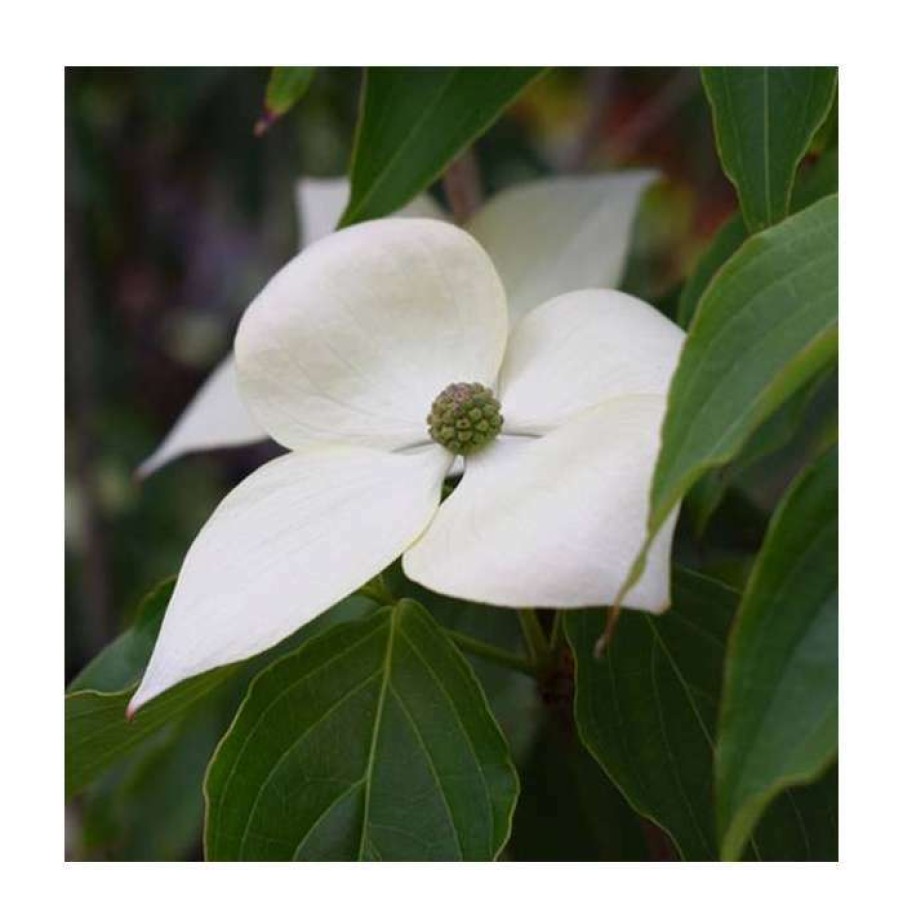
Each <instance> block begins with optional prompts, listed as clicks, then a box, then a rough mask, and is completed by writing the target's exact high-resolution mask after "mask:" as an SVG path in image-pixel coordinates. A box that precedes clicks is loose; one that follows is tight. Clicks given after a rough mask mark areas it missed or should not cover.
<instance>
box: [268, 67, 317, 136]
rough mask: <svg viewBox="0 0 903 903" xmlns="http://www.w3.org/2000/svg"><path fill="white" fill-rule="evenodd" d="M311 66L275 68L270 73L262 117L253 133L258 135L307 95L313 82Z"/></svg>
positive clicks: (313, 72) (314, 71)
mask: <svg viewBox="0 0 903 903" xmlns="http://www.w3.org/2000/svg"><path fill="white" fill-rule="evenodd" d="M316 71H317V70H316V69H315V68H314V67H312V66H276V67H274V68H273V71H272V72H271V73H270V80H269V81H268V82H267V88H266V95H265V97H264V112H263V116H262V117H261V118H260V119H259V120H258V122H257V125H256V126H255V129H254V131H255V132H256V133H257V134H258V135H260V134H262V133H263V132H265V131H266V130H267V129H268V128H269V127H270V126H271V125H272V124H273V123H274V122H275V121H276V120H277V119H278V118H279V117H280V116H284V115H285V114H286V113H287V112H288V111H289V110H290V109H291V108H292V107H293V106H294V105H295V104H296V103H297V102H298V101H299V100H301V98H302V97H303V96H304V95H305V94H306V93H307V89H308V88H309V87H310V83H311V82H312V81H313V80H314V74H315V73H316Z"/></svg>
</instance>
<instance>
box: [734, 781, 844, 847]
mask: <svg viewBox="0 0 903 903" xmlns="http://www.w3.org/2000/svg"><path fill="white" fill-rule="evenodd" d="M837 841H838V837H837V766H836V765H834V766H833V767H831V768H829V769H828V771H827V772H826V773H825V775H824V776H823V777H821V778H819V780H817V781H816V782H815V783H814V784H805V785H803V786H801V787H793V788H792V789H790V790H785V791H784V792H783V793H782V794H781V795H780V796H778V797H777V798H776V799H775V800H774V802H772V803H771V805H769V807H768V808H767V809H766V811H765V814H764V815H763V816H762V818H761V820H760V821H759V824H758V825H757V826H756V830H755V834H754V835H753V837H752V839H751V841H750V843H749V844H748V845H747V847H746V853H745V855H744V856H743V858H744V859H745V860H749V861H757V860H758V861H761V862H836V861H837Z"/></svg>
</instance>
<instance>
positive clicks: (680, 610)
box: [565, 569, 830, 860]
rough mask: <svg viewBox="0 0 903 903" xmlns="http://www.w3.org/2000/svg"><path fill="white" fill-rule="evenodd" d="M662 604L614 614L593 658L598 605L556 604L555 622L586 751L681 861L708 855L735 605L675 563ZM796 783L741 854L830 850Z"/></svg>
mask: <svg viewBox="0 0 903 903" xmlns="http://www.w3.org/2000/svg"><path fill="white" fill-rule="evenodd" d="M673 584H674V586H673V593H672V598H673V607H672V608H671V609H670V610H669V611H668V612H667V613H665V614H664V615H659V616H655V615H649V614H645V613H643V612H637V611H627V610H625V611H623V612H622V613H621V618H620V620H619V622H618V629H617V632H616V633H615V635H614V638H613V640H612V642H611V644H610V645H609V647H608V648H607V650H606V652H605V654H604V655H603V656H602V658H601V659H597V658H596V657H595V656H594V655H593V647H594V645H595V640H596V637H597V636H598V635H599V633H600V631H601V629H602V627H603V625H604V622H605V617H606V615H605V612H604V611H603V610H597V609H589V610H583V611H573V612H568V614H567V616H566V618H565V629H566V631H567V636H568V639H569V641H570V643H571V647H572V648H573V651H574V659H575V662H576V698H575V704H574V715H575V718H576V721H577V729H578V732H579V735H580V738H581V740H582V741H583V743H584V745H585V746H586V748H587V749H588V750H589V752H590V753H591V754H592V755H593V757H594V758H595V759H596V760H597V761H598V762H599V764H600V765H601V766H602V768H603V769H604V770H605V772H606V774H607V775H608V777H609V778H610V779H611V780H612V781H613V782H614V783H615V784H616V785H617V786H618V787H619V788H620V790H621V792H622V793H623V794H624V796H625V797H626V798H627V801H628V802H629V803H630V804H631V805H632V806H633V808H634V809H635V810H636V811H637V812H638V813H639V814H640V815H642V816H644V817H645V818H648V819H649V820H651V821H653V822H655V823H656V824H658V825H659V826H660V827H661V828H662V829H663V830H664V831H666V832H667V833H668V834H669V835H670V837H671V839H672V840H673V841H674V843H675V845H676V847H677V849H678V851H679V852H680V853H681V855H682V856H683V858H684V859H690V860H706V859H716V858H717V857H718V842H717V837H716V830H715V812H714V799H713V789H714V738H715V730H716V723H717V713H718V704H719V697H720V691H721V680H722V672H723V667H724V655H725V643H726V637H727V634H728V630H729V628H730V624H731V619H732V617H733V615H734V613H735V611H736V607H737V594H736V593H735V592H734V591H733V590H732V589H731V588H730V587H728V586H726V585H724V584H722V583H719V582H717V581H715V580H712V579H710V578H708V577H705V576H703V575H701V574H696V573H693V572H692V571H687V570H683V569H676V570H675V571H674V576H673ZM801 799H805V795H803V796H802V797H801V795H800V791H799V790H798V789H797V790H794V791H792V793H791V794H784V795H782V796H781V797H779V798H778V799H777V800H775V802H774V804H773V805H772V807H771V809H770V810H769V812H768V815H767V816H766V818H765V819H763V822H762V824H761V825H760V828H759V829H757V831H756V833H755V835H754V840H753V844H752V845H751V850H750V857H751V858H757V859H758V858H760V859H766V858H768V859H780V858H784V855H783V854H781V852H780V851H781V848H782V843H784V842H785V841H787V842H789V841H788V838H790V839H793V845H792V846H791V847H789V848H788V850H787V851H786V852H787V853H789V852H790V851H791V850H792V852H793V855H799V856H800V857H801V858H805V851H806V848H807V845H808V847H809V848H811V849H812V851H813V852H812V856H813V858H830V854H826V847H828V846H829V845H828V844H826V843H825V842H823V841H819V842H816V837H818V836H821V837H822V838H824V837H825V835H826V834H830V832H829V831H827V830H826V828H825V826H823V825H820V824H818V823H817V820H818V819H821V818H823V817H824V814H825V811H826V807H827V804H826V802H825V799H824V796H823V795H822V796H821V797H820V798H819V801H817V802H818V805H811V806H806V805H802V803H801V802H800V800H801Z"/></svg>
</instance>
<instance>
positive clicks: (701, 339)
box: [649, 195, 837, 536]
mask: <svg viewBox="0 0 903 903" xmlns="http://www.w3.org/2000/svg"><path fill="white" fill-rule="evenodd" d="M836 356H837V197H836V195H834V196H832V197H830V198H825V199H824V200H822V201H819V202H818V203H816V204H814V205H813V206H811V207H808V208H807V209H806V210H804V211H802V212H801V213H797V214H795V215H794V216H792V217H790V218H789V219H787V220H786V221H785V222H783V223H781V224H780V225H778V226H774V227H773V228H771V229H769V230H767V231H765V232H762V233H760V234H758V235H756V236H753V237H752V238H751V239H749V240H748V241H747V242H746V243H745V244H744V245H743V247H742V248H741V249H740V250H739V251H738V252H737V253H736V254H735V255H734V256H733V257H732V258H731V259H730V260H729V261H728V263H726V264H725V265H724V266H723V267H722V268H721V269H720V270H719V271H718V274H717V276H716V277H715V278H714V280H713V281H712V282H711V284H710V285H709V288H708V290H707V291H706V292H705V294H704V295H703V297H702V300H701V302H700V309H699V311H698V312H697V314H696V316H695V318H694V320H693V325H692V328H691V330H690V333H689V335H688V337H687V341H686V344H685V346H684V350H683V353H682V355H681V359H680V363H679V365H678V368H677V372H676V374H675V376H674V379H673V381H672V383H671V390H670V395H669V402H668V413H667V416H666V418H665V424H664V428H663V434H662V447H661V451H660V453H659V458H658V462H657V464H656V469H655V477H654V480H653V488H652V510H651V513H650V518H649V526H650V534H649V535H650V536H653V535H654V534H655V533H656V532H657V530H658V529H659V527H660V526H661V524H662V523H663V522H664V520H665V518H666V517H667V515H668V514H669V512H670V511H671V510H672V509H673V508H674V506H675V505H676V504H677V503H678V502H679V500H680V499H681V497H682V496H683V495H684V494H685V493H686V492H687V491H688V490H689V489H690V487H691V486H692V485H693V483H694V482H695V481H696V480H697V479H698V478H699V477H700V476H701V475H702V474H703V473H705V472H706V471H707V470H710V469H711V468H712V467H715V466H717V465H719V464H724V463H727V462H728V461H730V460H731V459H732V458H733V457H734V456H735V455H736V454H737V453H738V452H739V451H740V450H741V449H742V448H743V446H744V444H745V443H746V441H747V440H748V439H749V437H750V436H751V435H752V433H753V432H754V430H755V429H756V428H757V427H758V426H759V425H760V424H761V423H763V422H764V421H765V420H766V419H767V417H768V416H769V415H770V414H772V413H773V412H774V411H776V410H777V409H778V408H779V407H780V406H781V405H782V404H783V403H784V402H785V401H786V400H787V399H788V398H790V397H791V396H792V395H793V394H794V393H795V392H796V391H797V390H798V389H799V388H800V387H801V386H803V385H805V384H806V383H807V382H808V381H809V380H810V379H811V378H812V376H814V375H815V374H816V373H818V372H819V371H820V370H821V369H822V368H824V367H825V366H827V365H828V364H830V363H831V362H832V361H834V360H836Z"/></svg>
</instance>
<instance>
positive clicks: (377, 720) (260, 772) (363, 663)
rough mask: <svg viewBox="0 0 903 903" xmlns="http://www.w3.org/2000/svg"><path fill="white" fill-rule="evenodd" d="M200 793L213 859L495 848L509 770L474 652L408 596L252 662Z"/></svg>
mask: <svg viewBox="0 0 903 903" xmlns="http://www.w3.org/2000/svg"><path fill="white" fill-rule="evenodd" d="M206 794H207V798H208V801H209V805H208V813H207V826H206V846H207V856H208V858H209V859H213V860H223V859H246V860H247V859H250V860H262V859H266V860H271V859H329V860H348V859H352V860H353V859H392V860H414V859H417V860H422V859H493V858H494V857H496V856H497V855H498V853H499V852H500V850H501V848H502V846H503V845H504V843H505V841H506V840H507V838H508V834H509V832H510V825H511V817H512V814H513V809H514V803H515V799H516V796H517V774H516V772H515V771H514V768H513V765H512V763H511V759H510V756H509V754H508V749H507V747H506V745H505V741H504V738H503V736H502V734H501V732H500V731H499V728H498V726H497V725H496V723H495V721H494V720H493V718H492V715H491V714H490V713H489V710H488V708H487V706H486V701H485V697H484V696H483V694H482V691H481V690H480V687H479V684H478V683H477V681H476V679H475V678H474V676H473V672H472V671H471V669H470V667H469V665H468V664H467V662H466V661H465V660H464V659H463V657H462V656H461V654H460V653H459V652H458V651H457V649H456V648H455V647H454V646H453V645H452V644H451V642H450V641H449V640H447V639H446V638H445V636H444V635H443V633H442V631H441V629H440V628H439V627H438V625H437V624H436V623H435V621H433V619H432V618H431V617H430V616H429V615H428V614H427V613H426V611H424V609H423V608H422V607H421V606H420V605H418V604H417V603H414V602H408V601H404V602H401V603H398V604H397V605H395V606H393V607H391V608H384V609H382V610H380V611H378V612H376V613H375V614H374V615H373V616H372V617H370V618H368V619H367V620H365V621H360V622H357V623H353V624H348V625H343V626H340V627H336V628H334V629H333V630H330V631H329V632H327V633H325V634H323V635H321V636H319V637H317V638H315V639H313V640H312V641H310V642H309V643H307V644H305V645H304V646H302V647H301V648H300V649H299V650H298V651H297V652H295V653H293V654H291V655H288V656H286V657H285V658H283V659H281V660H280V661H278V662H276V663H275V664H274V665H273V666H272V667H270V668H269V669H267V670H266V671H264V672H263V673H261V674H260V675H259V676H258V678H257V679H256V680H255V681H254V683H253V684H252V686H251V690H250V692H249V694H248V696H247V698H246V699H245V702H244V703H243V704H242V707H241V709H240V710H239V713H238V715H237V716H236V719H235V721H234V723H233V725H232V727H231V729H230V731H229V733H228V734H227V735H226V736H225V738H224V739H223V742H222V744H221V745H220V748H219V750H218V752H217V754H216V756H215V757H214V760H213V762H212V763H211V766H210V770H209V772H208V775H207V783H206Z"/></svg>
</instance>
